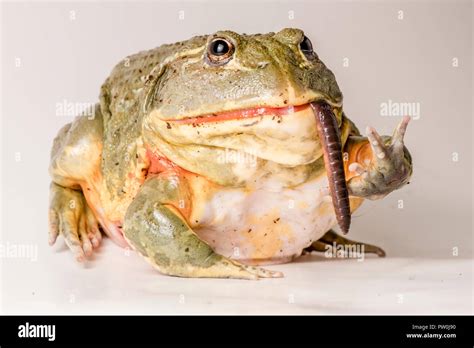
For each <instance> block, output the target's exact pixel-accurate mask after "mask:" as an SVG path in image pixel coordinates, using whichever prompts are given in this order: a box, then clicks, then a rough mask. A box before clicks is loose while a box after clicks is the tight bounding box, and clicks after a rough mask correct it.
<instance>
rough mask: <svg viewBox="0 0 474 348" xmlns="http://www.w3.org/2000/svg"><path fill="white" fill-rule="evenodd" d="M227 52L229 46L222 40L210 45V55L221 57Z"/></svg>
mask: <svg viewBox="0 0 474 348" xmlns="http://www.w3.org/2000/svg"><path fill="white" fill-rule="evenodd" d="M227 52H229V45H228V44H227V42H225V41H224V40H216V41H214V42H213V43H212V54H214V55H216V56H221V55H223V54H226V53H227Z"/></svg>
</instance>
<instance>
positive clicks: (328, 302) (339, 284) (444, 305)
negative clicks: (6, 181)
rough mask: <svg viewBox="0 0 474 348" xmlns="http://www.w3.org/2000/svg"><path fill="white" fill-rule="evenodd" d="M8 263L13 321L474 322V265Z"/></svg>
mask: <svg viewBox="0 0 474 348" xmlns="http://www.w3.org/2000/svg"><path fill="white" fill-rule="evenodd" d="M61 244H62V243H60V245H61ZM127 254H128V255H127ZM4 261H5V263H4V274H3V282H2V286H3V307H4V308H3V313H5V314H20V313H21V314H33V313H35V314H39V313H41V314H56V313H57V314H60V313H64V314H79V313H80V314H119V313H129V314H392V313H393V314H402V313H410V314H472V313H473V292H472V271H473V261H472V260H469V259H459V258H456V257H452V258H451V259H415V258H386V259H380V258H376V257H367V258H365V260H364V261H357V260H355V259H353V260H342V259H332V260H329V259H326V258H324V256H323V254H318V255H316V254H312V255H306V256H303V257H301V258H300V259H298V260H297V261H296V262H293V263H290V264H285V265H276V266H271V267H269V268H271V269H275V270H280V271H283V272H284V274H285V278H282V279H270V280H259V281H246V280H228V279H185V278H175V277H168V276H164V275H161V274H159V273H157V272H156V271H155V270H153V269H152V268H151V267H150V266H149V265H148V264H147V263H146V262H145V261H144V260H143V259H141V258H140V257H139V256H138V255H136V254H135V253H133V252H130V253H127V252H125V250H123V249H120V248H119V247H117V246H115V245H114V244H113V243H112V242H110V241H109V240H106V242H105V244H104V245H103V246H102V247H101V249H100V252H99V253H98V254H97V256H96V257H95V259H94V260H93V261H91V262H89V263H88V264H87V265H85V266H79V265H77V264H75V261H74V260H73V258H72V255H71V254H70V252H69V251H68V250H66V247H65V246H59V247H55V248H54V249H49V247H48V246H46V245H44V246H42V247H41V248H40V249H39V254H38V260H37V261H36V262H32V261H27V260H25V259H13V258H12V259H6V260H4ZM11 266H14V267H11Z"/></svg>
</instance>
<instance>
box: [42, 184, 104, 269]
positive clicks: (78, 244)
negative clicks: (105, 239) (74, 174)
mask: <svg viewBox="0 0 474 348" xmlns="http://www.w3.org/2000/svg"><path fill="white" fill-rule="evenodd" d="M58 235H62V236H63V237H64V241H65V242H66V244H67V246H68V247H69V249H71V251H72V252H73V253H74V256H75V258H76V260H77V261H79V262H83V261H84V260H85V258H86V257H88V256H91V255H92V252H93V249H94V248H97V247H98V246H99V244H100V241H101V239H102V236H101V232H100V230H99V225H98V223H97V220H96V218H95V216H94V214H93V213H92V210H91V209H90V208H89V206H88V205H87V202H86V200H85V198H84V195H83V194H82V192H81V191H77V190H73V189H70V188H66V187H62V186H59V185H57V184H55V183H52V184H51V188H50V207H49V244H50V245H53V244H54V243H55V242H56V239H57V237H58Z"/></svg>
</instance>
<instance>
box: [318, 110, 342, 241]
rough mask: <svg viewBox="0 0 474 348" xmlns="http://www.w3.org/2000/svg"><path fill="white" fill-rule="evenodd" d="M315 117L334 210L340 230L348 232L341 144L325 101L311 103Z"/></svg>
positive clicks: (331, 113) (337, 130)
mask: <svg viewBox="0 0 474 348" xmlns="http://www.w3.org/2000/svg"><path fill="white" fill-rule="evenodd" d="M311 108H312V109H313V111H314V116H315V118H316V129H317V131H318V136H319V139H320V141H321V144H322V148H323V157H324V164H325V167H326V172H327V176H328V181H329V191H330V193H331V198H332V203H333V206H334V212H335V213H336V219H337V222H338V224H339V227H340V228H341V230H342V232H343V233H344V234H346V233H347V232H349V227H350V223H351V210H350V202H349V192H348V189H347V184H346V178H345V174H344V162H343V159H342V146H341V137H340V134H339V129H338V127H337V121H336V117H335V115H334V113H333V111H332V109H331V107H330V106H329V105H328V104H326V103H311Z"/></svg>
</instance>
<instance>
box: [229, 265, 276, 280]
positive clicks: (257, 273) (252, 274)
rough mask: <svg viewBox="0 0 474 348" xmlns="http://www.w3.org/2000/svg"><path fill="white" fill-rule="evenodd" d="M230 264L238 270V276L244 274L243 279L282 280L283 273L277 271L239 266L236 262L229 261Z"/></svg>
mask: <svg viewBox="0 0 474 348" xmlns="http://www.w3.org/2000/svg"><path fill="white" fill-rule="evenodd" d="M231 263H232V264H233V265H235V266H237V267H238V268H239V272H240V274H245V275H246V277H243V278H245V279H260V278H282V277H283V273H282V272H278V271H270V270H268V269H265V268H262V267H257V266H248V265H244V264H241V263H239V262H236V261H231Z"/></svg>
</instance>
